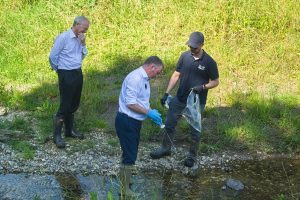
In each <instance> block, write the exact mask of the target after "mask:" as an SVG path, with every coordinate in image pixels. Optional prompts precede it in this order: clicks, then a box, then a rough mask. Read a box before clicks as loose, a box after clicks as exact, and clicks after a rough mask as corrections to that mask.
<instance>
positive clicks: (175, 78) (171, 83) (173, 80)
mask: <svg viewBox="0 0 300 200" xmlns="http://www.w3.org/2000/svg"><path fill="white" fill-rule="evenodd" d="M179 77H180V72H178V71H175V72H174V73H173V74H172V76H171V78H170V81H169V84H168V87H167V90H166V93H168V94H169V93H170V92H171V91H172V89H173V88H174V87H175V85H176V83H177V81H178V79H179Z"/></svg>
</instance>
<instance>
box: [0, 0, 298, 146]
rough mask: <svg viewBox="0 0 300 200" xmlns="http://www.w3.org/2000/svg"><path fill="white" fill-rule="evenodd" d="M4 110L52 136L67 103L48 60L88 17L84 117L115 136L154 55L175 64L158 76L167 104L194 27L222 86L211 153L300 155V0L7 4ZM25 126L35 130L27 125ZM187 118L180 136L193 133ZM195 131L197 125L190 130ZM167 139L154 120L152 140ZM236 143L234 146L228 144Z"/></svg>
mask: <svg viewBox="0 0 300 200" xmlns="http://www.w3.org/2000/svg"><path fill="white" fill-rule="evenodd" d="M0 2H1V4H0V10H1V12H0V20H1V21H0V22H1V23H0V36H1V37H0V54H1V57H0V106H4V107H7V108H9V110H10V111H16V110H26V111H30V112H31V117H32V118H35V119H36V120H37V121H38V127H39V129H40V131H39V132H38V133H37V134H38V136H37V138H39V140H40V141H45V140H46V138H47V137H48V136H49V134H51V129H52V124H51V123H52V116H53V114H54V113H55V112H56V109H57V107H58V103H59V94H58V88H57V76H56V74H55V73H54V72H53V71H52V70H51V69H50V66H49V64H48V55H49V51H50V49H51V46H52V44H53V40H54V39H55V37H56V36H57V35H58V34H59V33H61V32H63V31H65V30H67V29H68V28H70V26H71V25H72V22H73V19H74V17H75V16H76V15H81V14H82V15H86V16H87V17H88V18H89V19H90V21H91V26H90V29H89V31H88V33H87V45H88V50H89V55H88V56H87V58H86V59H85V60H84V63H83V71H84V89H83V94H82V99H81V106H80V109H79V110H78V112H77V113H76V120H77V121H78V124H77V125H78V127H79V129H80V130H81V131H87V132H88V131H91V130H92V129H95V128H101V129H105V130H107V132H108V134H110V132H112V130H114V128H113V119H114V116H115V112H116V110H117V103H118V95H119V90H120V87H121V83H122V81H123V78H124V77H125V76H126V74H127V73H128V72H130V71H131V70H133V69H134V68H137V67H138V66H140V65H141V64H142V63H143V61H144V59H145V58H147V57H148V56H150V55H158V56H159V57H161V58H162V59H163V61H164V62H165V65H166V67H165V70H164V74H163V75H161V76H160V77H158V78H157V79H156V80H152V83H151V85H152V94H151V95H152V99H151V105H152V107H153V108H157V109H159V110H160V111H161V112H162V113H163V116H165V114H166V110H164V109H163V108H162V107H161V106H160V105H159V98H160V96H161V95H162V94H163V93H164V92H165V89H166V85H167V82H168V79H169V77H170V75H171V73H172V72H173V70H174V68H175V65H176V62H177V60H178V58H179V56H180V54H181V52H183V51H185V50H187V47H186V45H185V42H186V41H187V39H188V36H189V34H190V33H191V32H193V31H196V30H197V31H202V32H203V33H204V35H205V37H206V39H205V46H204V49H205V50H206V51H207V52H208V53H209V54H210V55H212V57H213V58H215V60H216V61H217V62H218V67H219V71H220V81H221V84H220V85H219V87H217V88H215V89H213V90H211V91H210V93H209V99H208V104H207V109H206V112H205V115H204V118H205V120H204V122H203V123H204V132H203V139H202V144H201V149H203V150H204V151H208V152H209V151H220V150H221V151H222V150H224V149H227V148H228V147H229V146H231V147H232V148H235V149H237V150H242V149H246V150H258V149H260V150H263V151H267V152H274V151H275V152H277V151H280V152H287V151H299V146H300V138H299V132H300V127H299V124H300V119H299V116H300V110H299V109H300V108H299V86H300V81H299V79H300V78H299V74H300V73H299V69H300V68H299V49H300V35H299V24H300V14H299V10H300V4H299V2H298V1H297V0H290V1H283V0H279V1H259V0H250V1H231V0H229V1H223V0H220V1H190V0H188V1H180V0H175V1H174V0H172V1H171V0H162V1H157V0H153V1H141V0H127V1H125V0H116V1H108V0H104V1H97V0H78V1H76V2H73V1H67V0H53V1H40V0H15V1H9V0H1V1H0ZM13 126H14V127H15V129H17V130H22V131H26V130H24V128H25V129H26V128H28V126H25V125H24V124H23V125H22V122H17V123H16V124H14V125H13ZM186 128H187V125H186V124H185V122H182V124H181V125H180V130H181V131H180V130H179V132H186V131H185V130H186ZM187 130H188V129H187ZM159 134H160V131H159V129H158V128H157V127H156V126H155V125H153V124H151V122H149V120H148V121H146V122H145V123H144V126H143V130H142V139H144V140H148V139H150V138H151V137H153V136H155V135H156V136H157V135H159ZM228 144H234V145H228Z"/></svg>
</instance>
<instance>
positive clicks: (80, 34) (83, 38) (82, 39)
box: [78, 33, 85, 46]
mask: <svg viewBox="0 0 300 200" xmlns="http://www.w3.org/2000/svg"><path fill="white" fill-rule="evenodd" d="M78 38H79V40H80V42H81V44H82V45H83V46H85V35H84V33H79V34H78Z"/></svg>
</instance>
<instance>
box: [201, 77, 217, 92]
mask: <svg viewBox="0 0 300 200" xmlns="http://www.w3.org/2000/svg"><path fill="white" fill-rule="evenodd" d="M218 85H219V79H218V78H217V79H215V80H209V82H208V83H206V84H204V87H205V88H204V89H207V90H208V89H212V88H214V87H217V86H218Z"/></svg>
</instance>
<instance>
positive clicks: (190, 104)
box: [182, 91, 202, 132]
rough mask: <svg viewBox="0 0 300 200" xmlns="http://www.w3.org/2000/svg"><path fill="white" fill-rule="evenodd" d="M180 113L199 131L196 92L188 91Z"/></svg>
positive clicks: (199, 113)
mask: <svg viewBox="0 0 300 200" xmlns="http://www.w3.org/2000/svg"><path fill="white" fill-rule="evenodd" d="M182 115H183V117H184V118H185V119H186V120H187V122H188V123H189V124H190V125H191V126H192V127H193V128H194V129H196V130H197V131H199V132H201V128H202V126H201V109H200V101H199V95H198V94H195V93H194V92H193V91H191V92H190V94H189V96H188V98H187V101H186V107H185V108H184V110H183V112H182Z"/></svg>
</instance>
